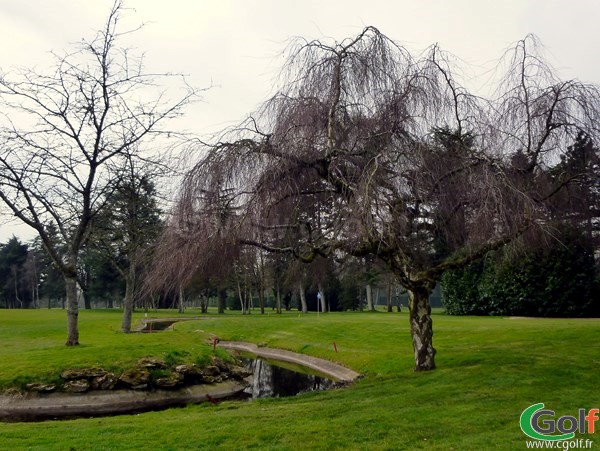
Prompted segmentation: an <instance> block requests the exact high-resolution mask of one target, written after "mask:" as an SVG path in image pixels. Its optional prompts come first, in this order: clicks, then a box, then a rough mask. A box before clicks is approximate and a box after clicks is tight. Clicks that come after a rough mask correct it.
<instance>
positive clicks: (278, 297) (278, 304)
mask: <svg viewBox="0 0 600 451" xmlns="http://www.w3.org/2000/svg"><path fill="white" fill-rule="evenodd" d="M275 309H276V310H277V314H279V315H281V290H279V287H277V293H275Z"/></svg>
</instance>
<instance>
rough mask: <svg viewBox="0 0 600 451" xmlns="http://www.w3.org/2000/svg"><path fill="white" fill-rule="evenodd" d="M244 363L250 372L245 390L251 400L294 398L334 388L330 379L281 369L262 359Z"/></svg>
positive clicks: (249, 360)
mask: <svg viewBox="0 0 600 451" xmlns="http://www.w3.org/2000/svg"><path fill="white" fill-rule="evenodd" d="M245 363H246V365H247V366H248V368H249V369H251V370H252V376H251V380H250V386H249V387H248V388H247V389H246V390H245V391H246V393H247V394H248V395H250V396H252V399H256V398H279V397H284V396H294V395H297V394H299V393H304V392H308V391H316V390H327V389H329V388H333V387H335V386H336V382H335V381H333V380H331V379H327V378H325V377H322V376H318V375H314V374H306V373H303V372H300V371H294V370H291V369H288V368H283V367H281V366H277V365H274V364H273V363H272V362H267V361H266V360H263V359H245Z"/></svg>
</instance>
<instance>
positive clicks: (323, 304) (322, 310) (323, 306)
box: [318, 284, 327, 312]
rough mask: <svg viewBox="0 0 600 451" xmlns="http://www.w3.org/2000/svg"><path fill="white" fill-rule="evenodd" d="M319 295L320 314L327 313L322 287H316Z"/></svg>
mask: <svg viewBox="0 0 600 451" xmlns="http://www.w3.org/2000/svg"><path fill="white" fill-rule="evenodd" d="M318 289H319V293H320V294H321V296H320V298H321V312H326V311H327V302H326V301H325V290H323V285H321V284H319V285H318Z"/></svg>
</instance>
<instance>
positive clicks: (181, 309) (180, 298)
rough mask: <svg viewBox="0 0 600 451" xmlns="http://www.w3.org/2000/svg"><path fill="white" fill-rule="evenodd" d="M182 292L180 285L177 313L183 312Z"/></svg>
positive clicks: (183, 300)
mask: <svg viewBox="0 0 600 451" xmlns="http://www.w3.org/2000/svg"><path fill="white" fill-rule="evenodd" d="M183 296H184V294H183V287H182V286H181V285H180V286H179V296H178V303H177V305H178V309H177V313H185V306H184V304H185V299H184V297H183Z"/></svg>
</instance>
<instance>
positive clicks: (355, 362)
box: [0, 310, 600, 450]
mask: <svg viewBox="0 0 600 451" xmlns="http://www.w3.org/2000/svg"><path fill="white" fill-rule="evenodd" d="M191 314H192V315H193V314H197V312H191ZM0 315H1V317H0V318H1V319H0V339H1V340H2V343H3V344H4V346H2V347H1V348H0V361H2V362H5V363H4V364H3V365H2V366H1V368H0V385H1V386H5V387H6V386H7V385H10V384H12V383H14V382H15V380H17V381H21V379H19V378H18V376H19V375H23V374H29V376H28V378H27V379H28V380H33V379H36V378H44V377H49V375H50V374H51V373H52V372H53V371H57V370H60V369H61V368H64V367H67V366H77V365H81V366H84V365H99V366H104V367H111V368H119V367H120V366H122V365H127V364H128V363H131V362H133V361H135V360H136V359H137V358H138V357H141V356H144V355H154V356H158V357H160V356H163V357H164V356H170V358H173V357H174V356H175V357H176V358H181V359H183V360H186V359H187V360H190V359H191V360H192V361H193V360H200V361H201V360H203V359H206V358H207V357H208V356H209V355H210V354H211V353H212V349H211V347H210V346H209V345H208V344H207V342H208V338H209V334H213V333H214V334H216V335H218V336H219V337H220V338H222V339H228V340H244V341H250V342H255V343H263V344H265V345H268V346H271V347H280V348H285V349H290V350H293V351H299V352H303V353H306V354H310V355H314V356H318V357H324V358H327V359H331V360H334V361H337V362H339V363H342V364H344V365H347V366H349V367H351V368H353V369H355V370H356V371H359V372H361V373H363V374H365V377H364V378H363V379H361V380H360V381H358V382H357V383H356V384H355V385H353V386H352V387H349V388H344V389H339V390H334V391H330V392H323V393H310V394H305V395H301V396H298V397H295V398H284V399H268V400H260V401H255V402H250V403H240V402H233V401H232V402H223V403H220V404H218V405H212V404H209V405H198V406H189V407H187V408H184V409H171V410H167V411H163V412H151V413H146V414H141V415H134V416H119V417H111V418H95V419H78V420H69V421H60V422H57V421H53V422H45V423H41V424H35V423H29V424H27V423H15V424H0V449H40V450H42V449H43V450H48V449H77V450H79V449H82V450H83V449H142V448H152V449H173V450H175V449H249V448H250V449H252V448H253V449H350V450H353V449H357V450H358V449H369V450H371V449H374V450H377V449H442V450H443V449H447V450H451V449H454V450H459V449H460V450H464V449H507V450H510V449H525V436H524V435H523V434H522V432H521V431H520V429H519V424H518V420H519V415H520V414H521V412H522V411H523V409H525V408H526V407H528V406H529V405H531V404H534V403H538V402H544V403H545V404H546V408H549V409H552V410H555V411H556V413H557V416H560V415H567V414H568V415H574V414H576V413H577V409H579V408H586V409H589V408H592V407H598V406H599V404H600V399H599V396H598V393H599V392H598V375H599V374H600V351H599V348H598V346H597V343H598V342H599V341H600V320H560V319H543V320H538V319H504V318H474V317H448V316H444V315H435V316H434V331H435V336H434V345H435V346H436V348H437V350H438V356H437V359H436V362H437V365H438V369H437V370H435V371H433V372H428V373H418V374H417V373H413V372H412V366H413V356H412V349H411V341H410V336H409V327H408V319H407V315H406V314H405V313H401V314H398V313H392V314H388V313H330V314H321V315H320V316H319V317H317V315H316V314H314V313H312V314H308V315H299V314H297V313H288V314H284V315H281V316H277V315H273V314H271V315H264V316H261V315H257V314H253V315H251V316H248V317H242V316H240V315H237V314H234V313H231V312H228V313H227V314H226V315H222V316H217V315H209V316H208V317H207V319H206V320H202V321H194V322H186V323H180V324H177V326H176V328H175V330H174V331H166V332H162V333H156V334H131V335H123V334H120V333H118V332H116V330H118V325H119V322H120V316H119V314H118V313H115V312H107V311H83V312H81V313H80V320H81V325H80V332H81V342H82V345H81V346H80V347H78V348H75V349H73V348H67V347H65V346H64V345H63V341H64V338H65V335H66V334H65V331H64V330H63V329H64V324H65V321H64V312H59V311H6V310H5V311H2V312H1V313H0ZM152 315H153V316H154V313H153V314H152ZM160 315H164V316H169V315H172V313H169V312H161V313H160ZM137 318H138V319H139V318H140V315H138V317H137ZM334 341H335V342H336V344H337V347H338V351H339V352H338V353H336V352H335V351H334V348H333V342H334ZM21 377H22V376H21ZM582 438H592V439H594V436H589V435H584V436H582Z"/></svg>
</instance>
